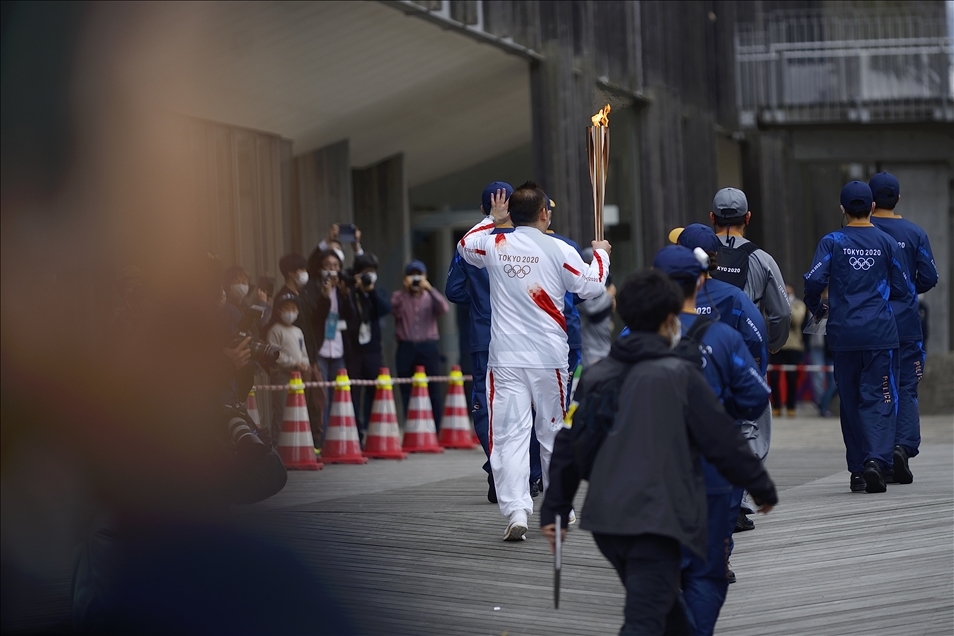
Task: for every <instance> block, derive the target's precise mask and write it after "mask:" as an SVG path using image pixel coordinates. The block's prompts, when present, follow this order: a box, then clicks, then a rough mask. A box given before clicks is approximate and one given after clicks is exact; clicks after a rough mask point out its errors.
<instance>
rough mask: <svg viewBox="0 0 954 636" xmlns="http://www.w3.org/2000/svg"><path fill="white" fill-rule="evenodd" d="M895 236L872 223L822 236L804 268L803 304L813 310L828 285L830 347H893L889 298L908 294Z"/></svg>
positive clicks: (895, 338)
mask: <svg viewBox="0 0 954 636" xmlns="http://www.w3.org/2000/svg"><path fill="white" fill-rule="evenodd" d="M897 252H898V249H897V244H896V241H895V240H894V239H893V238H891V237H890V236H888V235H887V234H885V233H884V232H882V231H881V230H879V229H878V228H876V227H875V226H874V225H871V224H867V225H848V226H846V227H843V228H841V229H840V230H836V231H835V232H832V233H830V234H826V235H825V236H824V237H822V240H821V242H819V244H818V248H817V249H816V250H815V259H814V261H813V263H814V264H813V265H812V268H811V269H810V270H809V271H808V272H807V273H806V274H805V276H804V278H805V304H806V305H808V309H809V311H811V312H812V313H813V314H814V313H817V312H818V309H819V307H820V306H821V295H822V292H823V291H824V290H825V288H826V287H828V304H829V315H828V340H829V343H830V347H831V350H832V351H862V350H879V349H897V348H898V327H897V324H896V321H895V316H894V311H893V309H892V307H891V303H890V302H889V301H892V300H893V301H899V302H901V303H902V304H904V303H906V302H907V297H908V296H909V295H910V294H911V291H910V290H909V289H908V283H907V280H906V276H905V273H904V269H903V267H902V265H901V262H900V260H899V257H898V254H897Z"/></svg>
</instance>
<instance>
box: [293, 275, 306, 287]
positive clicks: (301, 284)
mask: <svg viewBox="0 0 954 636" xmlns="http://www.w3.org/2000/svg"><path fill="white" fill-rule="evenodd" d="M295 282H296V283H298V286H299V287H304V286H305V285H307V284H308V272H298V273H297V274H295Z"/></svg>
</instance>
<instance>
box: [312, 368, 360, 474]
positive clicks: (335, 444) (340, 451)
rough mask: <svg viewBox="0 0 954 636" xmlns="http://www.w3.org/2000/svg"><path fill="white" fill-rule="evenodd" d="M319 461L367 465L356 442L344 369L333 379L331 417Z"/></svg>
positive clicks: (355, 424) (348, 387)
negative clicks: (333, 391)
mask: <svg viewBox="0 0 954 636" xmlns="http://www.w3.org/2000/svg"><path fill="white" fill-rule="evenodd" d="M321 459H322V460H323V461H324V462H326V463H328V464H367V463H368V458H367V457H365V456H363V455H362V454H361V442H360V441H359V440H358V424H357V422H355V419H354V403H352V402H351V380H350V379H348V371H347V370H346V369H338V377H336V378H335V395H334V398H333V401H332V403H331V417H329V418H328V428H327V429H326V430H325V445H324V446H323V447H322V449H321Z"/></svg>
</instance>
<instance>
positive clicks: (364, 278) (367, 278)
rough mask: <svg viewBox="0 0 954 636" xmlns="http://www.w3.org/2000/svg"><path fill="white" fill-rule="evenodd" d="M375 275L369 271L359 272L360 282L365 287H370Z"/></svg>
mask: <svg viewBox="0 0 954 636" xmlns="http://www.w3.org/2000/svg"><path fill="white" fill-rule="evenodd" d="M377 278H378V277H377V276H374V275H372V274H371V272H365V273H363V274H361V284H362V285H364V286H365V287H370V286H371V285H373V284H374V283H375V282H376V281H377Z"/></svg>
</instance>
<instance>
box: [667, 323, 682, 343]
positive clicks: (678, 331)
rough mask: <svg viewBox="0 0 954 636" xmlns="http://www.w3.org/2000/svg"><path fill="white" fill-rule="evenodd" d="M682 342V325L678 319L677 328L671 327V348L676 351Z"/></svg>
mask: <svg viewBox="0 0 954 636" xmlns="http://www.w3.org/2000/svg"><path fill="white" fill-rule="evenodd" d="M680 340H682V325H681V323H680V322H679V319H678V318H677V319H676V325H675V326H673V325H669V348H670V349H675V348H676V347H677V346H679V341H680Z"/></svg>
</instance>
